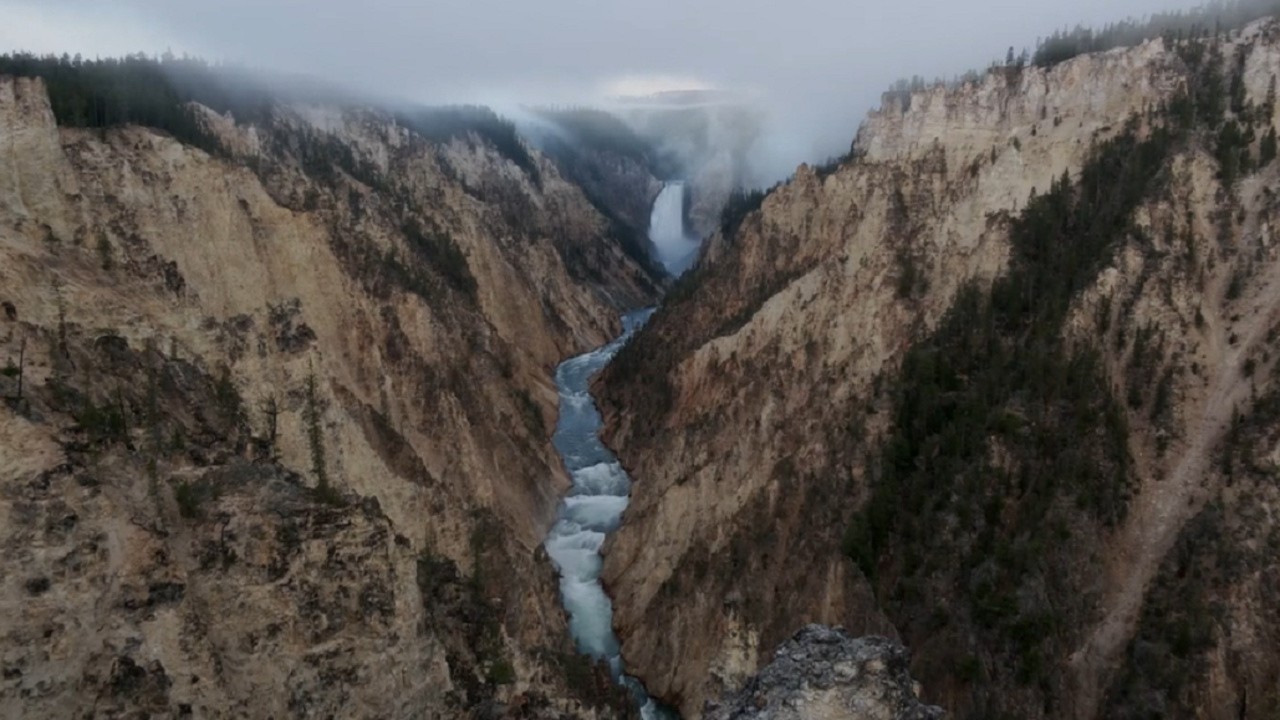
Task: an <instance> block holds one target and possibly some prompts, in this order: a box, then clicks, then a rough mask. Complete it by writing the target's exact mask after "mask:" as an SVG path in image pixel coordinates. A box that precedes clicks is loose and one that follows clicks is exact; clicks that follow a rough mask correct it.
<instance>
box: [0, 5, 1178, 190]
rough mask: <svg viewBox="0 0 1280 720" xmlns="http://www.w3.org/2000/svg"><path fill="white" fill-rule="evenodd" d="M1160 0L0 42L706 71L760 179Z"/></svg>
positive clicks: (484, 67) (439, 87)
mask: <svg viewBox="0 0 1280 720" xmlns="http://www.w3.org/2000/svg"><path fill="white" fill-rule="evenodd" d="M1196 4H1198V3H1194V2H1182V3H1179V2H1169V1H1168V0H1119V1H1117V0H1079V1H1078V2H1075V3H1062V2H1059V1H1057V0H1020V1H1016V2H1015V1H1013V0H970V2H953V1H951V0H900V1H899V2H856V1H850V0H792V1H791V2H777V0H770V1H769V2H765V1H764V0H704V1H703V2H696V3H693V2H688V1H687V0H646V1H645V2H634V1H628V2H599V1H598V0H539V2H514V1H512V0H427V1H426V2H407V1H405V0H361V2H351V1H349V0H341V1H339V0H305V1H304V0H224V1H222V2H208V0H199V1H196V0H115V1H114V2H103V1H102V0H96V1H86V0H39V1H38V2H32V1H31V0H0V16H2V17H4V18H5V22H4V24H3V26H2V27H0V49H5V50H32V51H36V52H56V53H59V54H60V53H62V52H67V53H70V54H75V53H77V52H79V53H83V54H84V55H86V56H94V55H119V54H122V53H126V52H130V51H145V52H149V53H159V52H162V51H164V50H167V49H171V50H173V51H175V52H179V53H181V52H190V53H192V54H198V55H201V56H203V57H206V58H209V59H213V60H227V61H233V62H238V63H244V64H248V65H251V66H255V67H261V68H265V69H270V70H273V71H278V72H286V73H306V74H310V75H314V76H317V77H318V78H320V79H322V80H325V81H331V82H334V83H337V84H339V85H346V86H349V87H352V88H355V89H358V90H360V91H361V92H362V93H367V94H373V95H378V96H386V97H399V98H404V99H406V100H411V101H415V102H423V103H443V102H480V103H489V104H494V105H496V106H498V107H500V108H501V107H518V106H520V105H575V104H592V105H597V104H602V103H605V102H606V101H607V100H608V99H609V97H610V96H613V95H619V94H635V93H638V92H652V91H656V90H660V89H668V88H681V89H687V88H693V87H712V88H722V89H726V90H732V91H734V92H737V93H741V94H743V95H744V96H749V97H751V98H753V99H754V100H755V102H756V103H757V104H758V105H759V107H760V108H761V111H762V113H763V117H764V133H765V138H764V140H763V141H762V142H761V143H759V144H758V149H757V157H755V158H753V165H754V166H756V168H757V171H758V172H757V174H758V175H759V176H760V180H762V181H763V180H767V179H769V178H775V179H776V178H779V177H782V176H785V175H786V174H788V173H790V172H791V170H793V169H794V167H795V166H796V164H798V163H799V162H801V161H819V160H822V159H825V158H826V157H828V156H830V155H835V154H839V153H842V152H844V151H845V150H846V149H847V148H848V146H849V142H850V141H851V140H852V138H853V136H854V134H855V132H856V130H857V127H858V124H859V122H860V121H861V118H862V117H863V116H864V115H865V113H866V112H867V110H868V109H869V108H870V107H872V106H873V105H874V104H876V103H877V102H878V100H879V94H880V92H881V90H883V89H884V88H885V87H887V86H888V85H889V84H890V83H892V82H893V81H894V80H895V79H897V78H900V77H909V76H912V75H921V76H924V77H927V78H933V77H938V76H943V77H950V76H953V75H957V74H960V73H962V72H964V71H965V70H967V69H969V68H974V67H978V68H980V67H983V66H985V65H986V64H987V63H989V62H990V61H991V60H994V59H997V58H1000V57H1003V54H1004V51H1005V49H1006V48H1007V47H1009V46H1016V47H1018V48H1022V47H1030V46H1033V45H1034V44H1035V42H1036V39H1037V38H1038V37H1039V36H1042V35H1047V34H1049V33H1051V32H1052V31H1053V30H1055V29H1058V28H1062V27H1064V26H1068V25H1075V24H1077V23H1085V24H1092V25H1101V24H1104V23H1106V22H1108V21H1113V20H1119V19H1122V18H1124V17H1127V16H1142V15H1146V14H1149V13H1151V12H1155V11H1160V10H1170V9H1178V8H1186V7H1191V6H1193V5H1196Z"/></svg>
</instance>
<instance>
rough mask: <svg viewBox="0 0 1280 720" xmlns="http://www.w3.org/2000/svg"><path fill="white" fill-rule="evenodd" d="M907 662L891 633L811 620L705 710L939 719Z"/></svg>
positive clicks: (714, 719)
mask: <svg viewBox="0 0 1280 720" xmlns="http://www.w3.org/2000/svg"><path fill="white" fill-rule="evenodd" d="M907 661H908V658H907V651H906V649H904V648H903V647H902V646H901V645H898V644H897V643H895V642H893V641H891V640H886V639H884V638H880V637H865V638H858V639H854V638H852V637H850V636H849V635H847V634H846V633H845V632H844V631H843V630H842V629H840V628H834V629H833V628H829V627H824V626H822V625H810V626H808V627H806V628H804V629H803V630H801V631H800V632H798V633H796V635H795V637H793V638H791V639H790V640H788V641H787V642H785V643H783V644H782V645H781V646H780V647H779V648H778V649H777V650H776V651H775V652H774V654H773V660H771V661H770V662H769V664H768V665H766V666H765V667H764V668H763V669H762V670H761V671H760V672H759V673H757V674H756V675H755V676H753V677H752V678H751V679H750V680H748V681H747V683H746V685H744V686H743V687H742V689H740V690H738V691H736V692H733V693H730V694H728V695H726V696H725V697H724V698H723V699H722V700H721V701H720V702H719V703H711V702H709V703H708V704H707V708H706V710H705V712H704V713H703V717H705V718H708V720H730V719H731V718H771V719H773V720H791V719H794V720H801V718H831V719H832V720H836V719H837V718H847V719H848V720H873V719H874V720H939V719H940V718H942V717H943V715H942V710H941V709H939V708H936V707H932V706H928V705H925V704H923V703H921V702H920V698H919V697H918V695H917V693H918V690H917V688H916V683H915V682H914V681H913V680H912V679H911V673H910V672H909V671H908V669H907Z"/></svg>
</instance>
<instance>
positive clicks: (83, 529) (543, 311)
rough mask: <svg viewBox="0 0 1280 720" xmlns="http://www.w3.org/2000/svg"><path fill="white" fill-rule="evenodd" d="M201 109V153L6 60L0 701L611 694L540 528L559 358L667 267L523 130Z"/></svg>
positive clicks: (467, 708) (459, 710) (596, 698)
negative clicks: (81, 114)
mask: <svg viewBox="0 0 1280 720" xmlns="http://www.w3.org/2000/svg"><path fill="white" fill-rule="evenodd" d="M196 111H197V112H198V113H200V117H201V118H202V119H201V123H202V125H203V126H204V128H205V129H206V131H207V132H208V133H209V134H211V135H212V136H213V137H214V138H215V139H216V145H217V146H218V152H217V153H216V154H215V155H210V154H208V153H206V152H205V151H203V150H200V149H196V148H194V147H192V146H190V145H185V144H181V143H179V142H178V141H176V140H175V139H173V138H172V137H170V136H168V135H166V134H164V133H161V132H157V131H154V130H151V129H147V128H142V127H120V128H113V129H102V130H90V129H75V128H65V127H63V128H60V127H57V125H56V124H55V121H54V116H53V114H52V112H51V108H50V103H49V98H48V95H47V93H46V92H45V89H44V85H43V83H42V82H41V81H39V80H35V79H27V78H11V77H2V78H0V256H2V257H3V260H2V261H0V288H2V289H0V294H3V298H0V300H3V308H4V313H3V316H0V348H3V349H2V350H0V352H2V353H3V356H4V358H5V360H4V362H6V363H7V369H6V370H5V371H4V373H3V377H0V384H2V385H3V387H2V389H0V392H3V395H4V397H5V398H6V402H5V405H4V407H3V408H0V454H3V462H0V488H2V489H0V508H3V516H4V518H5V522H4V528H5V530H4V533H3V538H2V539H0V548H3V550H2V551H0V552H3V555H4V558H5V559H4V563H3V566H4V570H3V572H2V573H0V574H2V576H3V578H4V580H3V590H2V591H0V605H2V606H3V607H4V609H5V612H4V617H5V620H4V621H3V622H2V623H0V637H2V638H3V640H2V641H0V645H2V649H0V658H2V660H0V662H2V663H3V678H4V679H3V682H2V684H0V708H3V710H2V711H0V714H4V715H6V716H23V717H68V716H71V715H77V716H78V715H80V714H83V713H85V712H98V713H103V714H107V715H113V716H114V715H134V714H139V713H148V714H168V715H182V714H194V715H196V716H200V717H231V716H236V717H242V716H248V717H269V716H274V717H283V716H342V717H452V716H459V715H471V714H481V713H482V714H485V715H486V716H493V715H495V714H497V715H500V714H503V713H504V712H509V713H513V714H522V715H523V716H530V715H533V716H539V715H544V714H545V715H557V714H560V713H563V712H573V713H580V714H584V715H592V714H594V713H595V712H596V710H595V709H594V708H608V707H615V708H617V707H625V705H626V702H625V699H620V698H619V697H618V696H617V695H616V694H614V693H613V692H612V691H611V690H610V689H609V686H608V683H607V681H605V680H604V678H602V677H599V676H597V675H595V674H594V672H593V670H592V669H591V668H589V667H587V666H586V665H585V664H584V663H583V662H582V661H581V660H580V659H579V658H578V657H577V656H576V655H575V654H574V653H573V651H572V648H571V647H570V645H569V643H568V641H567V634H566V632H565V622H564V617H563V612H562V611H561V609H560V607H559V605H558V602H557V597H556V588H555V577H554V572H553V570H552V568H551V566H550V564H549V563H548V562H546V559H545V556H544V554H543V551H542V550H541V548H540V543H541V540H542V537H543V535H544V533H545V531H546V529H547V528H548V527H549V525H550V523H551V521H552V519H553V513H554V508H555V503H556V500H557V497H558V494H559V492H561V491H562V490H563V489H564V488H565V487H566V486H567V478H565V477H564V474H563V471H562V470H561V468H560V465H559V463H558V461H557V459H556V456H555V453H554V451H553V449H552V447H551V445H550V442H549V433H550V428H551V427H552V420H553V417H554V415H553V413H554V408H555V401H556V394H555V391H554V388H553V386H552V383H551V379H550V374H551V371H552V369H553V368H554V366H555V364H556V363H557V362H558V361H559V360H560V359H562V358H563V357H565V356H567V355H570V354H572V353H575V352H579V351H581V350H583V349H586V348H589V347H593V346H595V345H598V344H600V343H602V342H603V341H605V340H606V339H608V338H609V337H611V336H612V335H613V334H614V333H615V332H616V330H617V315H618V307H619V306H634V305H639V304H643V303H648V302H651V301H652V298H653V293H654V290H655V286H654V284H653V281H652V279H651V278H650V277H649V276H648V274H647V273H646V272H645V271H644V270H642V269H641V268H639V267H638V266H637V265H636V264H635V262H634V261H632V260H631V259H630V258H628V257H627V256H626V255H625V253H623V252H622V250H621V249H620V248H619V247H618V245H617V244H616V243H615V242H613V241H612V240H611V239H610V238H609V237H608V234H607V222H606V220H605V219H604V218H603V217H601V216H600V215H599V213H597V212H596V211H595V210H594V209H593V208H592V207H591V206H590V204H589V203H588V201H587V200H586V198H585V197H584V196H583V194H582V192H581V191H580V190H579V189H578V188H576V187H575V186H573V185H570V184H568V183H567V182H565V181H564V180H562V179H561V178H560V176H559V175H558V174H557V172H556V170H555V168H554V167H553V166H552V165H551V164H550V163H548V162H547V161H545V160H544V159H542V158H541V157H540V156H536V155H534V156H531V159H530V162H531V163H532V165H531V166H530V167H527V168H526V167H521V166H520V165H519V164H517V163H515V162H513V161H512V160H511V159H509V158H508V157H506V156H504V155H503V154H502V153H500V152H499V151H498V150H497V149H495V148H494V147H493V146H491V145H489V144H487V143H486V142H484V141H483V140H481V139H480V137H478V136H476V135H473V134H466V133H462V134H459V135H458V136H457V137H454V138H453V139H452V140H449V141H448V142H429V141H427V140H426V139H424V138H423V137H422V136H420V135H418V134H417V133H415V132H414V131H411V130H410V129H408V128H407V127H406V126H405V125H404V124H402V123H400V122H397V121H396V120H395V119H393V118H392V117H390V116H387V115H384V114H381V113H378V112H373V111H363V110H353V109H339V108H326V107H310V106H309V107H295V108H286V107H275V108H274V109H272V110H271V112H270V115H269V119H267V120H266V121H260V122H257V123H255V124H244V123H242V124H237V123H236V122H235V121H234V120H233V119H232V118H230V117H229V116H228V117H224V116H220V115H217V114H215V113H213V112H211V111H209V110H207V109H203V108H196ZM609 712H610V713H612V712H614V711H613V710H610V711H609Z"/></svg>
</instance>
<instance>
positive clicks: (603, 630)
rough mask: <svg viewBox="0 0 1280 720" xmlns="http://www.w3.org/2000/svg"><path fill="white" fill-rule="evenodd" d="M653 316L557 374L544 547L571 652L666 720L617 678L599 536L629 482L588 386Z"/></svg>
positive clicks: (637, 318) (645, 315)
mask: <svg viewBox="0 0 1280 720" xmlns="http://www.w3.org/2000/svg"><path fill="white" fill-rule="evenodd" d="M677 202H678V201H677ZM652 312H653V311H652V310H642V311H639V312H636V313H631V314H629V315H627V316H626V317H624V318H623V333H622V335H621V336H620V337H618V338H617V339H615V340H614V341H613V342H611V343H609V344H607V345H605V346H603V347H600V348H597V349H595V350H593V351H591V352H589V353H587V354H585V355H579V356H578V357H575V358H570V359H568V360H566V361H564V362H563V363H561V364H560V367H559V368H557V369H556V387H557V388H558V389H559V391H560V419H559V420H558V421H557V422H556V432H555V435H554V436H553V437H552V442H553V443H554V444H555V446H556V450H557V451H559V453H560V458H561V459H562V460H563V461H564V465H565V469H566V470H568V471H569V475H570V477H571V478H572V479H573V488H572V489H571V490H570V491H569V494H568V495H567V496H566V497H565V498H564V500H563V502H561V504H560V511H559V517H558V519H557V521H556V524H555V526H554V527H552V528H551V532H550V533H549V534H548V535H547V539H546V541H545V542H544V543H543V546H544V547H546V549H547V554H548V555H550V556H551V561H552V562H553V563H554V564H555V566H556V569H557V570H558V571H559V572H560V598H561V600H563V601H564V608H565V610H567V611H568V613H569V634H570V635H572V636H573V639H574V641H575V642H576V643H577V646H578V651H579V652H581V653H584V654H586V655H590V656H591V657H592V658H594V659H595V660H604V661H606V662H608V663H609V669H610V670H611V671H612V672H613V678H614V680H616V681H618V682H620V683H622V684H624V685H625V686H626V687H627V688H629V689H630V690H631V693H632V695H633V696H634V697H635V700H636V703H637V704H638V705H639V706H640V713H641V716H642V717H643V718H644V720H669V719H672V718H675V713H674V712H672V711H671V710H669V709H668V708H665V707H663V706H661V705H660V704H659V703H657V702H655V701H654V700H653V699H652V698H650V697H649V695H648V694H647V693H646V692H645V690H644V686H643V685H641V684H640V681H639V680H636V679H635V678H633V677H629V676H627V675H625V674H624V672H623V667H622V657H621V655H619V652H618V638H617V636H615V635H614V634H613V602H612V601H611V600H610V599H609V596H608V595H607V594H605V591H604V587H603V586H602V585H601V584H600V569H601V565H602V563H603V559H602V558H601V557H600V547H601V546H602V545H604V539H605V536H606V535H608V534H609V533H611V532H613V531H614V530H617V529H618V525H619V524H620V523H621V522H622V511H623V510H625V509H626V507H627V501H628V499H629V496H630V493H631V478H629V477H627V473H626V471H625V470H623V469H622V466H621V465H620V464H618V459H617V458H616V457H614V455H613V453H611V452H609V449H608V448H606V447H605V446H604V443H603V442H601V441H600V437H599V432H600V425H601V418H600V411H599V410H598V409H596V405H595V401H594V400H592V398H591V391H590V386H591V378H592V377H593V376H594V375H595V374H596V373H597V372H599V371H600V370H601V368H603V367H604V366H605V365H606V364H607V363H608V362H609V361H610V360H611V359H613V356H614V354H616V353H617V352H618V350H620V349H621V348H622V346H623V345H624V344H625V343H626V342H627V340H628V339H630V337H631V336H632V335H633V334H634V333H635V332H636V330H638V329H639V328H640V326H641V325H643V324H644V322H645V321H646V320H648V319H649V315H651V314H652Z"/></svg>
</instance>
